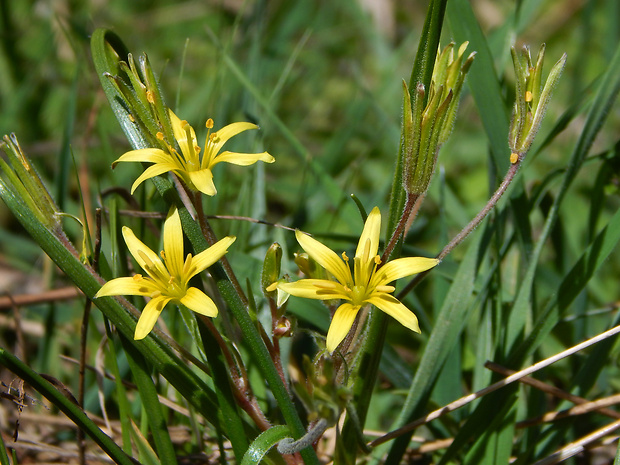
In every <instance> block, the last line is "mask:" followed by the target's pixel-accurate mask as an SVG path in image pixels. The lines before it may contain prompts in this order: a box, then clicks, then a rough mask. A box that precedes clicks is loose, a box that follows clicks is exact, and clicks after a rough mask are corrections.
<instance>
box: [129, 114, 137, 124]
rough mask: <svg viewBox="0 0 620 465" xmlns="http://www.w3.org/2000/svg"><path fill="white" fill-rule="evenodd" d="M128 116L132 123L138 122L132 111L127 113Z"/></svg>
mask: <svg viewBox="0 0 620 465" xmlns="http://www.w3.org/2000/svg"><path fill="white" fill-rule="evenodd" d="M127 118H129V121H131V122H132V123H135V122H136V119H135V118H134V117H133V115H132V114H131V113H128V114H127Z"/></svg>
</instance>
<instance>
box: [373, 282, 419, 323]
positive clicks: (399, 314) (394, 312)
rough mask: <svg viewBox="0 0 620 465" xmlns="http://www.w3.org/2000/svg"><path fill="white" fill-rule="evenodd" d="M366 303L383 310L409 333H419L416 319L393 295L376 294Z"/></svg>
mask: <svg viewBox="0 0 620 465" xmlns="http://www.w3.org/2000/svg"><path fill="white" fill-rule="evenodd" d="M367 302H369V303H371V304H373V305H374V306H375V307H377V308H379V309H380V310H383V311H384V312H385V313H387V314H388V315H390V316H391V317H392V318H394V319H395V320H396V321H398V322H399V323H400V324H401V325H403V326H405V327H406V328H409V329H410V330H411V331H415V332H416V333H419V332H420V326H419V325H418V318H417V317H416V316H415V315H414V313H413V312H412V311H411V310H409V309H408V308H407V307H405V306H404V305H403V304H402V303H401V302H400V301H399V300H398V299H397V298H396V297H394V296H393V295H390V294H386V293H385V292H377V293H375V294H373V295H372V296H371V297H370V299H368V300H367Z"/></svg>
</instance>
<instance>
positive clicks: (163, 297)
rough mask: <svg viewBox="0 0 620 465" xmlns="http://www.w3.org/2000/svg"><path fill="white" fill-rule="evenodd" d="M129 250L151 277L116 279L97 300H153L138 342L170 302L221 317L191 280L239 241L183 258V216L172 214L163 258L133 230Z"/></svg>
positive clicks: (125, 234) (221, 243)
mask: <svg viewBox="0 0 620 465" xmlns="http://www.w3.org/2000/svg"><path fill="white" fill-rule="evenodd" d="M123 237H124V238H125V242H126V243H127V248H128V249H129V252H131V255H133V257H134V258H135V259H136V261H137V262H138V264H139V265H140V266H141V267H142V269H143V270H144V271H146V274H147V275H148V276H147V277H143V276H142V275H140V274H136V275H134V276H133V277H131V278H116V279H112V280H110V281H108V282H107V283H105V284H104V285H103V287H102V288H101V289H99V292H97V294H96V295H95V298H98V297H103V296H111V295H143V296H147V297H150V298H151V300H149V301H148V303H147V304H146V306H145V307H144V310H142V315H140V319H139V320H138V324H137V326H136V332H135V334H134V339H136V340H138V339H143V338H145V337H146V336H147V335H148V334H149V333H150V332H151V330H152V329H153V326H155V323H156V322H157V318H159V314H160V313H161V311H162V310H163V308H164V307H165V306H166V304H167V303H168V302H173V303H177V304H179V303H180V304H183V305H185V306H186V307H187V308H189V309H190V310H193V311H195V312H196V313H200V314H202V315H206V316H210V317H215V316H217V307H216V306H215V303H214V302H213V300H211V299H210V298H209V297H208V296H207V295H205V293H204V292H202V291H201V290H199V289H196V288H195V287H189V280H190V279H192V278H193V277H194V276H196V275H197V274H198V273H201V272H202V271H204V270H205V269H206V268H208V267H209V266H211V265H213V264H214V263H215V262H217V261H218V260H219V259H220V258H221V257H222V256H223V255H224V254H226V252H228V247H230V245H231V244H232V243H233V242H234V241H235V239H236V238H235V237H232V236H229V237H225V238H224V239H222V240H220V241H218V242H217V243H215V244H214V245H213V246H211V247H209V248H208V249H207V250H204V251H203V252H200V253H199V254H198V255H196V256H195V257H193V256H192V254H191V253H190V254H187V257H183V229H182V227H181V219H180V217H179V212H178V211H177V210H176V208H175V209H173V210H171V211H170V213H169V214H168V218H166V221H165V222H164V250H163V251H162V252H160V255H161V259H160V257H159V256H158V255H157V254H156V253H155V252H153V251H152V250H151V249H149V248H148V247H147V246H146V245H145V244H144V243H143V242H142V241H140V240H139V239H138V238H137V237H136V236H135V235H134V233H133V231H132V230H131V229H129V228H128V227H126V226H124V227H123Z"/></svg>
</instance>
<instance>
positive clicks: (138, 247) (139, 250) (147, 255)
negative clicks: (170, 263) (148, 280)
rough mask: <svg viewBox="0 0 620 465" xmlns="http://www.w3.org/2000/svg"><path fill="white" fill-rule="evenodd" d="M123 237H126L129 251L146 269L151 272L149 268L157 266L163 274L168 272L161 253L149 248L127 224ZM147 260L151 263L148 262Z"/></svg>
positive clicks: (124, 227)
mask: <svg viewBox="0 0 620 465" xmlns="http://www.w3.org/2000/svg"><path fill="white" fill-rule="evenodd" d="M123 238H124V239H125V243H126V244H127V248H128V249H129V252H130V253H131V255H133V258H135V259H136V261H137V262H138V265H140V267H142V269H143V270H144V271H147V272H149V268H152V267H155V268H156V269H157V271H159V272H160V273H162V275H167V274H168V270H166V267H165V266H164V264H163V263H162V262H161V259H160V258H159V255H157V254H156V253H155V252H153V251H152V250H151V249H149V248H148V247H147V246H146V244H144V242H142V241H141V240H140V239H138V238H137V237H136V235H135V234H134V233H133V231H132V230H131V229H130V228H128V227H127V226H123ZM146 260H148V261H149V262H150V263H147V261H146Z"/></svg>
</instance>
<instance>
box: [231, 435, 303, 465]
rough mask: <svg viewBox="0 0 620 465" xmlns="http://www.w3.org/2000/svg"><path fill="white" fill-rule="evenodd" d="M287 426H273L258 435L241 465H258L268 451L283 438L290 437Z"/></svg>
mask: <svg viewBox="0 0 620 465" xmlns="http://www.w3.org/2000/svg"><path fill="white" fill-rule="evenodd" d="M290 434H291V433H290V430H289V429H288V427H287V426H282V425H280V426H273V427H271V428H269V429H268V430H267V431H263V432H262V433H261V434H259V435H258V436H257V437H256V439H254V441H252V444H250V447H249V448H248V450H247V451H246V453H245V455H244V456H243V460H242V461H241V465H258V464H259V463H261V460H263V457H264V456H265V455H267V453H268V452H269V450H270V449H271V448H272V447H273V446H275V445H276V444H277V443H278V442H280V441H281V440H282V439H284V438H288V437H290Z"/></svg>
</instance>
